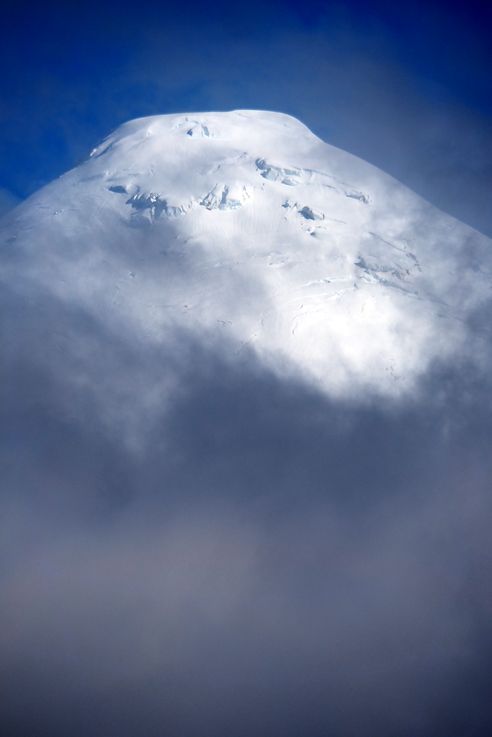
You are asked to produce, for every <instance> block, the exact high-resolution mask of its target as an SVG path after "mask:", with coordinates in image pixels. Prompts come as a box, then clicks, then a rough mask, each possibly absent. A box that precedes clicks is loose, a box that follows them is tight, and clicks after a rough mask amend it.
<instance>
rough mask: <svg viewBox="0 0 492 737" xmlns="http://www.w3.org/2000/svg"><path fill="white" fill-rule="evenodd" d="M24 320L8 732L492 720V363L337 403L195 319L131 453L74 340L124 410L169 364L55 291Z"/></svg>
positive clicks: (411, 726)
mask: <svg viewBox="0 0 492 737" xmlns="http://www.w3.org/2000/svg"><path fill="white" fill-rule="evenodd" d="M40 307H42V309H40ZM2 315H3V321H2V322H3V326H4V334H3V340H2V343H3V346H4V350H3V354H2V369H3V376H2V381H1V387H2V392H3V396H2V402H1V407H2V423H1V426H2V428H3V430H4V434H3V437H2V446H1V447H2V465H3V468H4V471H6V473H5V476H4V479H5V481H6V483H5V484H4V486H3V491H2V496H1V502H0V503H1V507H2V514H1V518H2V528H3V534H2V540H3V556H2V558H3V561H4V563H3V567H2V573H1V580H2V584H1V585H2V592H3V594H2V599H3V607H2V626H1V628H0V632H1V645H0V647H1V655H2V657H1V660H2V667H3V671H4V672H3V680H4V684H3V689H2V692H3V694H4V696H3V699H2V710H3V723H4V724H5V725H6V726H7V730H8V733H9V734H10V735H13V736H14V735H25V734H34V733H35V734H38V735H41V736H44V735H50V737H56V736H57V735H62V734H66V733H67V732H69V733H70V734H72V735H74V737H78V735H81V737H82V735H84V736H85V735H87V734H88V733H90V734H92V735H94V736H95V737H98V735H101V737H102V736H103V735H105V736H106V737H107V736H108V735H109V736H110V737H111V735H115V737H116V736H117V737H122V736H123V737H126V735H134V734H137V733H142V732H145V734H146V735H148V736H149V737H152V735H156V737H157V735H160V737H162V735H163V734H164V735H167V734H169V735H174V734H176V733H177V732H178V733H180V734H182V735H190V737H191V736H194V735H198V734H200V735H215V736H216V735H220V734H229V733H231V732H233V733H234V734H238V735H242V734H244V735H247V734H248V735H249V734H251V733H253V732H255V733H265V734H268V735H272V734H282V735H291V734H292V735H295V734H299V733H300V732H303V733H304V732H309V734H312V735H322V734H323V735H325V734H327V733H334V734H340V733H343V734H346V735H354V737H355V736H357V737H359V736H364V735H368V737H369V736H370V735H371V736H372V735H373V734H374V733H375V732H377V733H378V734H380V735H383V737H384V735H388V737H389V736H390V735H394V734H395V733H396V734H398V735H402V736H406V735H408V737H410V735H412V737H415V735H428V734H429V733H432V734H433V735H436V736H438V737H441V735H442V737H453V736H454V735H456V737H458V735H462V734H463V733H469V734H484V733H485V732H486V731H487V728H488V727H489V726H490V724H491V722H492V713H491V711H490V705H489V700H488V698H487V697H486V685H487V683H488V682H489V676H490V673H489V669H488V665H489V662H490V655H491V652H492V651H491V644H492V643H491V638H490V629H489V623H488V616H487V612H488V611H490V604H491V595H492V591H491V588H490V582H489V580H488V576H487V570H488V569H489V564H490V558H491V553H492V551H491V547H490V542H489V531H488V524H487V520H488V519H489V518H490V512H491V511H492V510H491V508H490V498H489V493H488V490H489V479H490V475H491V471H492V469H491V459H490V452H489V444H490V437H491V432H492V427H491V423H492V420H491V414H490V384H489V381H488V378H487V377H484V376H483V374H482V373H480V372H478V370H477V369H472V368H470V367H469V366H467V363H466V361H465V360H463V361H462V362H457V363H456V365H455V366H454V367H451V368H450V367H448V366H440V367H439V366H435V367H434V370H433V371H432V372H430V373H429V375H428V376H427V377H426V379H425V381H424V383H423V384H422V385H421V388H420V393H419V394H417V395H415V396H414V397H413V398H412V399H411V400H408V401H407V402H406V403H399V404H395V403H393V404H388V403H381V402H378V401H376V400H371V401H370V402H366V403H365V404H361V403H360V402H359V401H353V402H343V403H342V402H330V401H328V400H327V399H326V397H324V396H323V395H321V394H318V393H316V392H314V391H312V390H310V389H309V388H306V387H305V386H303V385H302V384H300V383H296V382H295V381H292V380H291V381H288V380H282V381H281V380H279V379H278V378H276V377H274V376H273V375H271V374H269V373H268V372H267V371H265V369H264V368H262V367H261V366H260V365H258V364H257V363H256V362H255V361H254V360H253V358H251V357H244V356H243V357H242V358H241V359H239V358H236V359H231V357H230V356H229V355H228V346H227V344H226V343H224V344H215V345H208V346H207V345H204V344H200V342H196V340H193V341H191V340H190V336H185V335H181V336H179V335H177V336H176V341H175V343H174V355H173V358H172V360H173V361H174V362H175V364H176V365H177V366H179V369H180V373H181V383H180V390H179V392H177V393H176V394H175V395H174V398H173V401H172V403H171V406H169V405H168V406H166V408H165V410H164V409H163V410H162V414H161V416H160V419H159V406H158V407H157V418H158V419H157V420H155V419H154V420H153V422H151V423H149V424H148V425H145V424H143V425H142V428H141V431H142V436H143V442H142V444H141V446H140V447H139V448H138V450H135V451H129V449H128V447H127V444H126V443H125V441H124V428H120V427H119V426H118V424H111V423H110V424H107V423H104V422H103V421H101V419H100V418H101V417H103V416H104V413H102V414H101V413H100V412H98V411H96V410H98V409H100V407H98V405H100V404H104V402H105V394H106V393H105V392H104V391H100V392H96V393H95V394H94V392H93V391H92V388H91V386H90V384H88V383H84V382H79V384H78V386H77V387H75V388H74V385H73V384H70V385H67V383H66V380H65V379H66V374H67V372H70V371H73V369H74V366H73V365H72V364H71V361H72V357H71V356H70V355H69V353H68V352H67V351H66V350H61V351H60V350H58V351H57V350H56V349H55V347H56V341H57V339H58V338H57V336H58V335H59V334H60V329H61V328H63V330H65V331H69V332H70V335H71V339H72V340H73V341H75V342H77V341H79V342H80V353H81V355H83V354H84V352H86V351H87V352H88V355H89V357H90V359H91V360H90V361H88V362H87V363H86V364H84V363H81V368H83V369H84V371H86V372H87V377H88V378H90V381H100V382H101V385H102V386H103V387H104V386H109V382H110V380H111V377H115V376H117V375H118V374H119V375H120V377H119V378H124V380H125V382H127V384H128V387H127V389H128V391H127V392H126V394H124V395H122V401H128V397H131V395H132V392H135V393H136V395H137V396H136V397H135V401H137V402H138V392H139V391H140V390H141V388H142V386H143V385H144V384H145V381H153V380H154V377H155V376H158V375H159V372H160V371H161V370H162V369H163V367H164V366H165V365H166V362H168V361H169V356H168V355H167V354H166V353H165V352H159V351H149V350H148V349H146V348H145V346H142V345H134V346H132V345H131V343H130V342H128V341H126V340H125V339H124V336H117V335H114V334H113V335H111V334H108V333H101V332H99V331H100V330H101V329H100V326H98V325H97V324H95V323H93V322H92V321H91V320H90V318H88V317H87V316H86V315H84V314H82V313H80V312H79V311H77V309H76V308H75V307H73V308H72V311H69V310H67V308H66V306H65V307H64V308H63V309H61V308H60V305H59V304H58V303H56V302H54V303H50V302H47V303H45V304H44V305H40V304H39V303H37V302H36V301H35V300H33V299H31V303H29V300H26V299H25V296H24V298H23V299H22V300H20V301H19V299H18V298H17V297H14V296H12V295H8V294H5V293H4V295H3V309H2ZM191 359H193V360H191ZM91 362H92V363H91ZM91 366H92V368H91ZM142 377H143V378H142ZM110 394H111V393H110V392H109V391H108V392H107V396H108V397H109V401H110V402H112V401H113V399H112V398H111V396H110ZM156 402H157V405H158V404H159V401H158V400H156Z"/></svg>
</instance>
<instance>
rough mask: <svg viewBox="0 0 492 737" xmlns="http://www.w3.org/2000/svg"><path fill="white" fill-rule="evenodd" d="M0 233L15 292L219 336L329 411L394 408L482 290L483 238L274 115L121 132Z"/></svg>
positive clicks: (128, 320)
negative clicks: (381, 397)
mask: <svg viewBox="0 0 492 737" xmlns="http://www.w3.org/2000/svg"><path fill="white" fill-rule="evenodd" d="M1 235H2V240H3V241H4V242H5V243H6V244H7V245H6V246H5V247H6V248H7V249H8V257H7V258H6V259H4V261H5V263H4V265H3V267H2V274H3V276H2V278H3V279H4V280H5V283H6V284H7V283H8V284H9V285H10V288H15V289H16V290H17V291H18V293H20V294H21V295H26V294H31V295H32V293H33V292H35V293H36V294H46V295H49V296H50V298H52V299H55V300H56V301H57V304H61V305H65V306H67V307H74V306H76V307H77V308H79V309H82V310H83V311H84V313H85V314H87V315H89V316H90V317H91V319H93V320H95V321H97V322H102V323H104V324H105V326H106V327H107V328H108V329H109V330H111V331H117V332H120V333H121V334H123V333H124V334H125V335H127V336H128V337H129V338H130V339H135V340H138V341H139V342H142V341H144V342H146V343H148V344H149V345H162V344H167V343H168V342H169V341H170V340H171V337H170V336H172V335H175V334H176V330H179V329H183V330H186V331H187V332H190V333H191V334H193V335H195V336H197V337H198V338H199V339H200V340H202V339H203V340H210V341H214V340H222V339H224V340H225V341H226V342H227V345H228V349H229V350H231V351H234V352H240V351H241V350H245V349H247V350H248V349H249V350H252V351H254V352H255V354H256V355H257V357H258V358H259V360H260V361H262V362H264V364H265V365H267V366H268V367H269V368H270V369H272V370H274V371H277V372H280V373H284V372H288V373H289V374H290V375H297V376H302V377H303V378H304V379H305V380H307V381H310V382H312V383H314V385H315V386H317V387H318V388H321V389H322V390H323V391H325V392H327V393H329V394H335V395H337V396H340V395H342V396H347V395H350V393H351V392H353V391H354V390H355V389H359V390H360V389H364V390H370V391H375V392H377V393H384V394H387V395H388V394H389V395H399V394H401V393H405V391H406V390H408V388H410V387H412V386H413V385H414V384H415V382H416V380H417V379H418V378H419V377H420V376H421V375H422V374H423V373H424V372H425V371H426V370H427V369H428V368H429V366H430V365H431V363H432V362H433V361H434V360H435V359H438V358H439V359H441V358H443V357H446V356H448V357H452V356H453V355H454V353H455V352H457V351H458V350H460V347H461V346H462V344H463V341H464V340H466V339H467V332H466V322H467V318H468V317H469V316H470V315H472V314H473V313H474V311H475V310H476V309H478V308H479V307H480V305H481V304H483V303H484V300H486V299H487V298H488V294H489V293H490V273H491V249H490V246H491V243H490V240H489V239H487V238H485V237H484V236H482V235H480V234H479V233H477V232H476V231H473V230H472V229H471V228H469V227H467V226H465V225H463V224H461V223H459V222H457V221H456V220H454V219H453V218H451V217H449V216H447V215H445V214H444V213H442V212H440V211H438V210H437V209H435V208H433V207H432V206H430V205H429V204H428V203H426V202H425V201H423V200H422V199H421V198H419V197H418V196H417V195H415V194H414V193H412V192H411V191H409V190H408V189H407V188H406V187H404V186H403V185H401V184H399V183H398V182H397V181H395V180H394V179H392V178H391V177H389V176H387V175H385V174H384V173H382V172H381V171H379V170H377V169H376V168H375V167H373V166H371V165H369V164H367V163H365V162H363V161H361V160H359V159H357V158H356V157H354V156H352V155H350V154H348V153H345V152H343V151H341V150H339V149H337V148H334V147H333V146H330V145H327V144H326V143H324V142H323V141H321V140H320V139H319V138H317V137H316V136H315V135H314V134H313V133H312V132H311V131H309V130H308V128H306V127H305V126H304V125H303V124H302V123H300V122H299V121H298V120H296V119H294V118H292V117H290V116H288V115H283V114H279V113H272V112H260V111H251V110H237V111H234V112H226V113H197V114H189V113H187V114H181V115H161V116H153V117H149V118H141V119H138V120H134V121H131V122H129V123H126V124H125V125H122V126H121V127H120V128H118V130H116V131H115V132H114V133H113V134H111V135H110V136H109V137H108V138H106V139H105V141H103V142H102V143H101V144H100V145H99V146H97V147H96V148H95V149H94V150H93V151H92V153H91V155H90V157H89V158H88V160H87V161H85V162H84V163H83V164H81V165H80V166H78V167H76V168H75V169H73V170H72V171H70V172H68V173H67V174H65V175H64V176H62V177H60V178H59V179H57V180H56V181H54V182H53V183H51V184H50V185H48V186H47V187H44V188H43V189H42V190H40V191H39V192H38V193H37V194H35V195H34V196H32V197H31V198H29V200H27V201H26V202H25V203H24V204H22V205H21V206H20V207H18V208H16V210H14V211H13V212H12V213H11V214H10V215H9V216H8V217H7V218H6V219H4V221H3V227H2V230H1ZM4 252H5V251H4ZM12 285H13V287H12Z"/></svg>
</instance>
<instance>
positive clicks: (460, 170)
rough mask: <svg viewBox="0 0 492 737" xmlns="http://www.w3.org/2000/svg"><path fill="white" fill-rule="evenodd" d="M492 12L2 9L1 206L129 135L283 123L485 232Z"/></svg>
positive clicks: (390, 6) (148, 6)
mask: <svg viewBox="0 0 492 737" xmlns="http://www.w3.org/2000/svg"><path fill="white" fill-rule="evenodd" d="M491 30H492V11H491V9H490V3H488V2H479V1H477V0H474V1H473V2H464V1H463V2H432V1H431V2H419V0H417V1H416V2H405V3H394V2H385V1H384V0H375V2H364V1H363V0H361V1H359V2H357V1H356V0H352V2H302V3H301V2H280V1H279V2H266V3H257V2H252V3H238V4H233V3H231V4H227V3H224V2H214V3H195V2H191V3H190V2H188V3H183V4H177V3H176V4H168V3H164V2H157V1H156V0H150V1H148V2H145V3H140V4H139V3H126V2H104V1H103V2H100V3H96V2H93V1H92V0H89V2H84V3H77V2H72V3H70V2H64V3H54V2H49V1H48V2H46V3H35V4H34V3H26V2H7V5H6V9H5V10H4V12H3V16H2V30H1V44H0V60H1V63H2V69H3V70H4V74H3V75H2V82H1V83H0V84H1V87H0V89H1V98H0V100H1V107H0V160H1V162H2V166H1V169H0V208H3V209H5V208H6V207H8V206H9V204H12V203H13V202H14V201H15V200H16V199H22V198H24V197H26V196H27V195H29V194H30V193H31V192H33V191H34V190H35V189H37V188H38V187H39V186H41V185H43V184H44V183H46V182H48V181H50V180H51V179H52V178H54V177H56V176H58V175H59V174H61V173H62V172H63V171H65V170H67V169H68V168H70V167H72V166H74V165H75V164H77V162H78V161H80V160H81V159H83V158H84V157H85V156H86V155H87V152H88V151H89V150H90V148H91V147H92V146H93V145H94V144H95V143H96V142H97V141H98V140H99V139H101V138H102V137H104V136H105V135H106V134H107V133H108V132H109V131H110V130H111V129H113V128H114V127H116V126H117V125H119V124H120V123H122V122H123V121H125V120H127V119H129V118H132V117H138V116H142V115H150V114H156V113H166V112H176V111H193V110H195V111H198V110H211V109H221V110H227V109H232V108H264V109H273V110H280V111H283V112H289V113H291V114H293V115H295V116H297V117H299V118H300V119H302V120H303V122H305V123H306V124H307V125H308V126H309V127H310V128H312V129H313V130H314V131H315V132H316V133H318V134H319V135H320V136H321V137H323V138H324V139H325V140H327V141H328V142H330V143H333V144H335V145H337V146H340V147H342V148H345V149H347V150H349V151H351V152H353V153H355V154H357V155H359V156H361V157H363V158H365V159H367V160H369V161H370V162H372V163H374V164H376V165H377V166H379V167H381V168H382V169H384V170H386V171H388V172H389V173H391V174H393V175H394V176H396V177H397V178H398V179H400V180H402V181H404V182H405V183H407V184H408V185H409V186H411V187H412V188H413V189H415V190H417V191H418V192H419V193H421V194H423V195H424V196H425V197H427V198H428V199H430V200H431V201H432V202H434V203H435V204H436V205H438V206H440V207H442V208H443V209H445V210H447V211H448V212H450V213H452V214H454V215H455V216H457V217H459V218H460V219H463V220H466V221H467V222H469V223H470V224H472V225H474V226H475V227H477V228H479V229H481V230H482V231H485V232H488V233H492V217H491V215H490V212H489V210H490V208H489V206H488V202H489V192H490V187H491V182H492V133H491V113H492V89H491V87H492V82H491V74H490V70H491V68H492V63H491V62H492V51H491V46H490V43H489V39H490V33H491Z"/></svg>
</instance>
